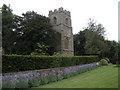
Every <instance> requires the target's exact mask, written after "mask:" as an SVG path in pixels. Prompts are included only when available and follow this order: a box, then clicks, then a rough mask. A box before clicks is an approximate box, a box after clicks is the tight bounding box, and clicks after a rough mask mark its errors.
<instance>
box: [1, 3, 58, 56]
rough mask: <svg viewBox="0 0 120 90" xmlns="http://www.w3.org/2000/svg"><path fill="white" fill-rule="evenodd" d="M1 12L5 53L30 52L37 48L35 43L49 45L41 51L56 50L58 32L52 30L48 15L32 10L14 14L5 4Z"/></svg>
mask: <svg viewBox="0 0 120 90" xmlns="http://www.w3.org/2000/svg"><path fill="white" fill-rule="evenodd" d="M2 13H3V23H2V24H3V28H2V29H3V48H4V50H5V53H6V54H11V53H13V54H30V53H32V52H34V51H36V49H38V46H36V45H37V43H39V44H44V45H45V46H49V47H48V49H46V51H43V52H46V53H48V54H52V53H53V52H54V51H55V50H56V48H55V45H56V44H57V42H58V39H59V37H60V34H59V33H57V32H55V31H54V30H52V25H51V24H50V22H49V21H50V20H49V18H48V17H45V16H42V15H39V14H37V13H36V12H34V11H27V12H26V13H23V14H22V16H18V15H14V14H13V13H12V10H11V9H10V7H7V6H6V5H3V7H2ZM53 42H54V43H53ZM51 48H52V50H53V51H52V52H51V51H50V49H51Z"/></svg>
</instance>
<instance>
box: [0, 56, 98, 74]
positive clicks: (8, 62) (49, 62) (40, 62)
mask: <svg viewBox="0 0 120 90" xmlns="http://www.w3.org/2000/svg"><path fill="white" fill-rule="evenodd" d="M2 59H3V60H2V66H3V67H2V71H3V73H6V72H19V71H27V70H36V69H47V68H55V67H67V66H74V65H79V64H88V63H93V62H97V61H99V57H98V56H71V57H65V56H64V57H62V56H57V57H56V56H30V55H2Z"/></svg>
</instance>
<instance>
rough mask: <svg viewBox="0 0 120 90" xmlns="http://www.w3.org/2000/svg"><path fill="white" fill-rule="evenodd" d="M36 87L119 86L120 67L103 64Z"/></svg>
mask: <svg viewBox="0 0 120 90" xmlns="http://www.w3.org/2000/svg"><path fill="white" fill-rule="evenodd" d="M35 88H118V67H115V66H114V65H108V66H101V67H99V68H97V69H94V70H91V71H87V72H85V73H82V74H79V75H76V76H73V77H70V78H68V79H64V80H62V81H58V82H54V83H50V84H46V85H41V86H39V87H35Z"/></svg>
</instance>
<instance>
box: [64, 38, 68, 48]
mask: <svg viewBox="0 0 120 90" xmlns="http://www.w3.org/2000/svg"><path fill="white" fill-rule="evenodd" d="M68 45H69V40H68V37H66V38H65V49H68Z"/></svg>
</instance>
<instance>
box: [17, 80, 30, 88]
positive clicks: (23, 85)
mask: <svg viewBox="0 0 120 90" xmlns="http://www.w3.org/2000/svg"><path fill="white" fill-rule="evenodd" d="M28 87H29V84H28V81H27V80H26V79H25V80H19V81H18V82H17V83H16V88H28Z"/></svg>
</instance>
